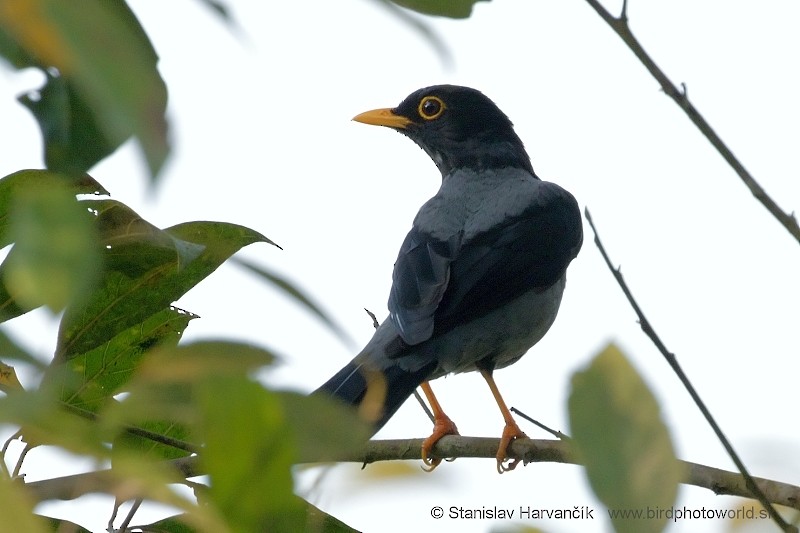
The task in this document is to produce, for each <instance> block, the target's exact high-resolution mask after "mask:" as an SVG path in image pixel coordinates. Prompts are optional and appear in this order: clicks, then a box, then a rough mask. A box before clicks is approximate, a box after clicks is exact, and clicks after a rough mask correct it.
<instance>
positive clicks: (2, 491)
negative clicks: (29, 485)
mask: <svg viewBox="0 0 800 533" xmlns="http://www.w3.org/2000/svg"><path fill="white" fill-rule="evenodd" d="M0 521H1V523H2V529H3V531H25V532H30V533H45V532H46V531H48V529H47V527H46V523H45V520H44V519H42V517H40V516H37V515H35V514H33V502H32V501H31V500H30V498H29V496H28V494H27V493H26V491H25V488H24V486H23V484H22V483H15V482H13V481H11V480H9V479H8V477H6V476H2V475H0Z"/></svg>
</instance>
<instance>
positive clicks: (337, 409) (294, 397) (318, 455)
mask: <svg viewBox="0 0 800 533" xmlns="http://www.w3.org/2000/svg"><path fill="white" fill-rule="evenodd" d="M277 394H278V395H279V397H280V399H281V402H282V404H283V407H282V409H283V412H284V413H285V415H284V416H285V418H286V420H287V423H288V425H289V431H290V432H291V435H292V438H293V440H294V446H293V447H294V449H295V453H296V456H295V458H294V460H295V461H302V462H304V463H305V462H322V461H331V460H334V459H335V458H336V457H337V456H339V457H341V453H342V452H345V451H349V450H353V449H356V448H361V447H362V446H363V445H364V443H365V442H367V441H368V440H369V438H370V436H372V433H373V432H374V428H373V427H371V426H370V425H368V424H367V423H365V422H364V421H363V420H362V419H361V418H360V417H359V416H358V414H357V413H356V412H355V411H354V410H353V409H351V408H350V407H349V406H345V405H342V404H341V402H338V401H336V400H332V399H331V398H328V397H326V396H317V395H312V396H308V395H305V394H298V393H294V392H279V393H277Z"/></svg>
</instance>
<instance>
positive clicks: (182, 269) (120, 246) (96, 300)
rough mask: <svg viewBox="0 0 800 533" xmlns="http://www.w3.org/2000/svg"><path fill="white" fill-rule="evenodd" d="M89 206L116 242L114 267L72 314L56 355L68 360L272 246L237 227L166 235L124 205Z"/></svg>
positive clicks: (111, 253)
mask: <svg viewBox="0 0 800 533" xmlns="http://www.w3.org/2000/svg"><path fill="white" fill-rule="evenodd" d="M86 204H87V205H94V206H96V209H95V210H96V211H97V213H98V216H97V219H98V226H99V228H100V232H101V239H102V240H105V239H109V240H108V241H106V250H105V255H106V257H107V266H108V268H107V269H106V271H105V272H104V273H103V275H102V278H101V280H100V283H99V284H98V288H97V290H95V291H94V292H93V293H92V294H91V295H90V296H89V298H88V299H87V301H86V302H85V303H84V304H83V305H81V306H70V307H69V308H67V310H66V312H65V313H64V317H63V319H62V321H61V328H60V330H59V339H58V347H57V350H56V353H57V354H58V355H59V356H61V357H63V358H65V359H69V358H70V357H74V356H75V355H76V354H80V353H84V352H87V351H89V350H92V349H94V348H96V347H97V346H99V345H100V344H102V343H104V342H106V341H108V340H109V339H111V338H112V337H114V336H115V335H117V334H118V333H120V332H121V331H124V330H125V329H127V328H129V327H131V326H133V325H135V324H139V323H141V322H143V321H144V320H145V319H147V318H148V317H150V316H152V315H153V314H155V313H157V312H160V311H161V310H163V309H164V308H166V307H168V306H169V305H170V304H171V303H172V302H174V301H176V300H177V299H178V298H180V297H181V296H183V295H184V294H185V293H186V292H187V291H189V289H191V288H192V287H194V286H195V285H196V284H197V283H199V282H200V281H201V280H203V279H204V278H205V277H206V276H208V275H209V274H211V273H212V272H214V271H215V270H216V269H217V268H218V267H219V266H220V265H221V264H222V263H223V262H225V261H226V260H227V259H228V258H229V257H230V256H231V255H233V254H234V253H235V252H237V251H238V250H239V249H241V248H242V247H244V246H247V245H248V244H252V243H255V242H269V243H271V241H270V240H269V239H267V238H266V237H264V236H263V235H261V234H260V233H258V232H256V231H253V230H251V229H249V228H245V227H243V226H238V225H235V224H227V223H224V222H188V223H185V224H180V225H178V226H174V227H172V228H167V229H166V230H159V229H158V228H156V227H155V226H152V225H151V224H149V223H147V222H146V221H144V220H143V219H142V218H141V217H139V216H138V215H137V214H136V213H135V212H134V211H133V210H131V209H129V208H127V207H126V206H124V205H122V204H119V203H115V202H110V201H100V202H87V203H86ZM109 206H111V207H109ZM123 208H124V209H123ZM120 230H122V231H121V232H120ZM109 243H115V244H109Z"/></svg>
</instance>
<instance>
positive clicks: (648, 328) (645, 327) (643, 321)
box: [585, 209, 797, 532]
mask: <svg viewBox="0 0 800 533" xmlns="http://www.w3.org/2000/svg"><path fill="white" fill-rule="evenodd" d="M585 213H586V220H587V221H588V222H589V226H591V228H592V231H593V232H594V243H595V244H596V245H597V248H598V249H599V250H600V254H601V255H602V256H603V259H604V260H605V262H606V265H607V266H608V269H609V270H611V273H612V274H613V275H614V278H615V279H616V280H617V283H618V284H619V286H620V288H621V289H622V292H623V293H625V297H626V298H627V299H628V302H629V303H630V304H631V307H633V311H634V312H635V313H636V316H637V318H638V320H639V325H640V326H641V328H642V331H644V333H645V335H647V336H648V337H649V338H650V340H651V341H653V344H655V345H656V348H658V351H659V352H661V355H663V356H664V359H666V360H667V363H668V364H669V366H670V367H671V368H672V370H673V371H674V372H675V374H676V375H677V376H678V379H679V380H680V382H681V383H682V384H683V386H684V388H685V389H686V391H687V392H688V393H689V396H691V397H692V400H694V403H695V405H697V408H698V409H699V410H700V412H701V413H702V414H703V416H704V417H705V419H706V422H708V425H709V426H711V429H712V430H713V431H714V434H716V436H717V438H718V439H719V441H720V442H721V443H722V446H723V447H724V448H725V451H726V452H727V453H728V456H730V458H731V459H732V460H733V463H734V464H735V465H736V468H737V469H738V470H739V472H741V474H742V478H743V480H744V485H745V487H747V489H748V490H749V492H750V494H749V496H751V497H754V498H755V499H757V500H758V501H759V502H761V505H763V506H764V508H765V509H766V510H767V512H768V513H769V514H770V517H771V518H772V520H773V521H774V522H775V523H776V524H777V525H778V526H779V527H780V528H781V529H782V530H783V531H795V532H796V531H797V528H796V527H795V526H791V525H789V524H787V523H786V522H785V521H784V520H783V518H782V517H781V516H780V515H779V514H778V511H776V510H775V508H774V507H773V506H772V505H771V503H770V500H769V499H768V498H767V496H766V495H765V494H764V493H763V492H762V491H761V488H760V486H759V485H758V484H757V483H756V482H755V480H754V479H753V477H752V476H751V475H750V473H749V472H748V471H747V467H745V465H744V462H742V460H741V458H739V454H737V453H736V450H734V449H733V445H732V444H731V443H730V441H729V440H728V438H727V437H726V436H725V434H724V433H723V432H722V429H721V428H720V427H719V425H718V424H717V422H716V420H714V417H713V416H712V415H711V411H709V410H708V408H707V407H706V404H705V403H704V402H703V400H702V399H701V398H700V395H699V394H698V393H697V390H695V388H694V385H692V382H691V381H689V378H688V377H687V376H686V374H685V373H684V371H683V369H682V368H681V366H680V364H678V360H677V358H676V357H675V354H673V353H672V352H670V351H669V350H667V347H666V346H665V345H664V343H663V342H662V341H661V338H660V337H659V336H658V335H657V334H656V332H655V330H654V329H653V326H652V325H651V324H650V322H649V321H648V320H647V318H646V317H645V316H644V313H643V312H642V310H641V308H640V307H639V304H638V303H637V302H636V300H635V299H634V297H633V294H632V293H631V291H630V289H629V288H628V285H627V284H626V283H625V280H624V279H623V277H622V272H620V269H619V268H614V265H613V264H612V263H611V259H610V258H609V257H608V254H607V253H606V250H605V247H603V243H602V242H600V236H599V235H598V233H597V229H596V228H595V227H594V222H593V221H592V216H591V215H590V214H589V210H588V209H586V210H585Z"/></svg>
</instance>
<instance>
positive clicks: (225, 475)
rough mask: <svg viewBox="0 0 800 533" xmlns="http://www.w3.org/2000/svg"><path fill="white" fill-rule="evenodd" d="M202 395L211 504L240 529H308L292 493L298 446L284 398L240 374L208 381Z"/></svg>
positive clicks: (202, 455)
mask: <svg viewBox="0 0 800 533" xmlns="http://www.w3.org/2000/svg"><path fill="white" fill-rule="evenodd" d="M221 398H224V399H225V401H220V399H221ZM198 399H199V404H200V408H201V410H202V412H203V415H204V416H203V422H204V423H203V431H202V433H203V436H204V439H203V440H204V443H205V446H204V448H203V453H202V454H201V455H200V459H201V463H202V465H203V466H204V467H205V471H206V472H207V473H208V476H209V480H210V488H209V491H208V495H209V498H210V500H211V502H212V503H213V504H214V505H215V506H216V507H217V508H219V510H220V511H221V512H222V514H223V515H224V516H225V517H226V518H227V519H228V521H229V523H230V524H231V525H232V528H233V529H234V530H237V531H267V530H269V531H273V532H287V533H291V532H295V531H304V530H305V528H304V527H303V526H304V523H305V519H306V516H305V508H304V505H303V503H302V501H301V500H300V499H299V498H298V497H297V496H295V494H294V492H293V488H294V485H293V480H292V472H291V467H292V464H293V459H294V457H295V450H294V446H293V439H292V438H291V436H290V433H289V425H288V421H287V419H286V415H285V413H284V410H283V408H282V405H281V401H280V399H279V398H278V397H277V396H276V395H274V394H272V393H270V392H269V391H267V390H266V389H264V388H263V387H262V386H261V385H260V384H258V383H254V382H252V381H249V380H247V379H246V378H244V377H236V376H223V377H221V378H220V377H218V378H215V379H213V380H207V381H205V382H204V383H203V385H202V386H201V387H200V389H199V391H198ZM231 450H236V453H235V454H232V453H231ZM242 487H247V490H242Z"/></svg>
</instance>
